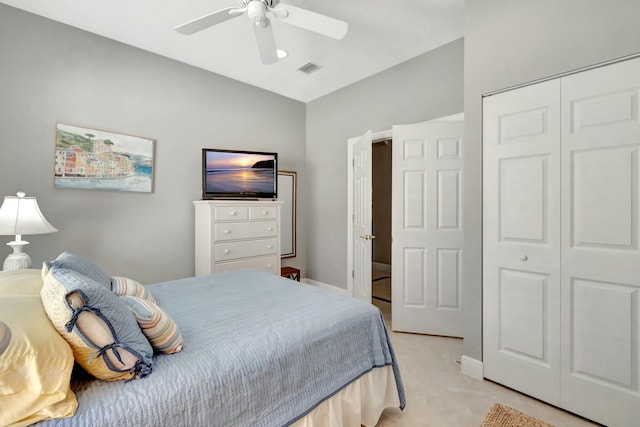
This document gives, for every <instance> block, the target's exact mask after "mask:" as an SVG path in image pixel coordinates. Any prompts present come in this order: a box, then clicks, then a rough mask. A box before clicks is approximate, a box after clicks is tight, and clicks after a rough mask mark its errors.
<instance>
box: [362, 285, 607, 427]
mask: <svg viewBox="0 0 640 427" xmlns="http://www.w3.org/2000/svg"><path fill="white" fill-rule="evenodd" d="M385 274H387V275H389V273H385ZM373 277H374V278H375V277H376V274H375V273H374V275H373ZM377 277H380V275H378V276H377ZM373 304H374V305H376V306H377V307H379V308H380V310H381V311H382V313H383V314H384V316H385V321H386V322H387V328H388V329H389V331H390V336H391V341H392V343H393V347H394V350H395V352H396V356H397V358H398V363H399V366H400V371H401V374H402V380H403V382H404V388H405V392H406V395H407V406H406V408H405V410H404V411H402V412H401V411H400V410H399V409H397V408H392V409H387V410H385V412H384V413H383V414H382V417H381V418H380V421H379V422H378V424H377V427H395V426H406V427H409V426H411V427H423V426H424V427H427V426H429V427H431V426H433V427H449V426H451V427H467V426H468V427H480V425H481V424H482V421H483V420H484V417H485V415H486V413H487V412H488V411H489V409H490V408H491V405H493V404H494V403H502V404H504V405H507V406H511V407H512V408H515V409H517V410H519V411H521V412H524V413H527V414H529V415H532V416H534V417H537V418H539V419H541V420H543V421H546V422H547V423H549V424H552V425H554V426H556V427H582V426H597V425H598V424H594V423H592V422H590V421H588V420H585V419H583V418H580V417H578V416H575V415H573V414H571V413H569V412H566V411H563V410H561V409H558V408H556V407H553V406H550V405H547V404H545V403H543V402H540V401H539V400H536V399H533V398H530V397H528V396H525V395H524V394H521V393H518V392H516V391H513V390H511V389H509V388H506V387H503V386H501V385H499V384H496V383H493V382H491V381H488V380H484V381H480V380H476V379H473V378H471V377H468V376H466V375H463V374H461V373H460V364H459V363H458V361H459V360H460V357H461V356H462V340H461V339H458V338H446V337H436V336H428V335H417V334H406V333H398V332H392V331H391V326H390V324H389V320H390V319H391V304H390V303H387V302H384V301H380V300H376V299H374V300H373Z"/></svg>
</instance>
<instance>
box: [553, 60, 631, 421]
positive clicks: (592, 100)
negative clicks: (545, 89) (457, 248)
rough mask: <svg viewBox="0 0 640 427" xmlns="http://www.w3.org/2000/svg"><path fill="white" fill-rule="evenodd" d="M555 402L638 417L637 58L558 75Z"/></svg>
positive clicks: (599, 417) (608, 415) (613, 417)
mask: <svg viewBox="0 0 640 427" xmlns="http://www.w3.org/2000/svg"><path fill="white" fill-rule="evenodd" d="M561 85H562V116H563V117H564V118H566V119H565V120H564V121H563V124H562V165H561V170H562V190H561V191H562V227H561V228H562V240H561V246H562V252H561V256H562V295H561V298H562V309H561V310H562V325H561V328H562V337H563V338H562V354H563V357H562V368H561V389H562V393H561V394H562V398H561V400H562V404H561V406H562V407H564V408H566V409H569V410H571V411H574V412H577V413H579V414H581V415H583V416H586V417H588V418H591V419H593V420H595V421H598V422H601V423H604V424H606V425H611V426H615V425H620V426H626V425H636V424H635V423H637V420H638V419H640V351H639V350H640V317H639V313H638V295H639V290H640V251H639V248H638V233H639V230H638V221H639V216H638V215H639V203H640V197H639V189H640V175H639V171H638V164H639V159H640V158H639V152H640V121H639V120H638V111H639V107H640V105H639V100H640V96H639V93H640V59H635V60H630V61H625V62H621V63H618V64H614V65H610V66H607V67H602V68H597V69H594V70H590V71H586V72H583V73H578V74H574V75H571V76H567V77H564V78H562V82H561Z"/></svg>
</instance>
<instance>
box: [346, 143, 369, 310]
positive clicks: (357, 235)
mask: <svg viewBox="0 0 640 427" xmlns="http://www.w3.org/2000/svg"><path fill="white" fill-rule="evenodd" d="M352 168H353V174H352V180H353V182H352V188H353V192H352V196H353V200H352V205H353V217H352V223H353V228H352V230H353V231H352V233H353V235H352V239H351V241H352V242H353V243H352V244H353V248H352V251H353V270H352V278H353V296H354V297H355V298H358V299H361V300H363V301H366V302H368V303H371V239H372V238H373V236H372V235H371V231H372V226H371V131H367V133H365V134H364V135H363V136H362V137H360V138H359V139H358V141H357V142H356V143H355V144H353V153H352Z"/></svg>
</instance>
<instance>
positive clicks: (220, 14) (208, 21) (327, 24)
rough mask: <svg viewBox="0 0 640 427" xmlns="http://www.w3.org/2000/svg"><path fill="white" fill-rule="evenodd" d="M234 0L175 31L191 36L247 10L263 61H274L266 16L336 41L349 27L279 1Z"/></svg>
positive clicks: (273, 50) (272, 40)
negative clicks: (231, 3)
mask: <svg viewBox="0 0 640 427" xmlns="http://www.w3.org/2000/svg"><path fill="white" fill-rule="evenodd" d="M237 2H238V5H239V7H227V8H225V9H222V10H218V11H217V12H213V13H210V14H208V15H204V16H201V17H199V18H196V19H193V20H191V21H189V22H186V23H184V24H182V25H178V26H177V27H175V30H176V31H177V32H179V33H181V34H186V35H190V34H194V33H197V32H198V31H202V30H204V29H206V28H209V27H212V26H214V25H216V24H220V23H221V22H224V21H227V20H229V19H231V18H235V17H237V16H240V15H244V14H245V13H246V14H247V16H248V17H249V20H250V21H251V24H252V25H251V26H252V27H253V31H254V34H255V37H256V42H257V43H258V51H259V52H260V58H261V59H262V63H263V64H273V63H274V62H276V61H277V60H278V55H277V51H276V42H275V39H274V37H273V31H272V30H271V20H270V19H269V16H272V17H275V18H276V19H278V20H280V21H282V22H286V23H288V24H291V25H294V26H296V27H300V28H303V29H305V30H309V31H313V32H316V33H318V34H322V35H323V36H327V37H331V38H334V39H336V40H340V39H342V38H343V37H344V36H345V34H347V29H348V28H349V25H348V24H347V23H346V22H344V21H340V20H338V19H335V18H331V17H328V16H325V15H321V14H319V13H316V12H311V11H310V10H306V9H302V8H299V7H296V6H291V5H287V4H280V0H237ZM267 15H268V16H267Z"/></svg>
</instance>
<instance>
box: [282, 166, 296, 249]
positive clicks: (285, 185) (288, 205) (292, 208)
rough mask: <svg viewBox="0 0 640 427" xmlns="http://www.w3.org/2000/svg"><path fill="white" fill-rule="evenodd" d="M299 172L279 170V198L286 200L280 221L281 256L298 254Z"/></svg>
mask: <svg viewBox="0 0 640 427" xmlns="http://www.w3.org/2000/svg"><path fill="white" fill-rule="evenodd" d="M296 181H297V174H296V172H294V171H284V170H280V171H278V200H279V201H282V202H284V204H283V205H282V209H281V214H282V215H281V221H280V257H281V258H293V257H295V256H296V202H297V188H296V187H297V182H296Z"/></svg>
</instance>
